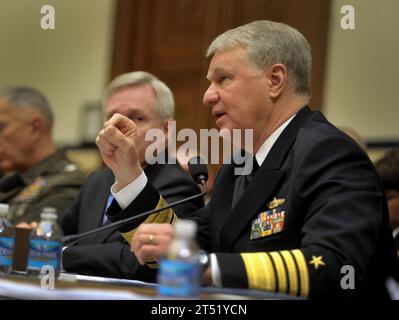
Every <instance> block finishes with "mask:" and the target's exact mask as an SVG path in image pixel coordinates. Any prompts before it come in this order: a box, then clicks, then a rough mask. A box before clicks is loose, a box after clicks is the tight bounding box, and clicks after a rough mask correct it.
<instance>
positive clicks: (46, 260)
mask: <svg viewBox="0 0 399 320" xmlns="http://www.w3.org/2000/svg"><path fill="white" fill-rule="evenodd" d="M60 258H61V242H59V241H48V240H42V239H33V240H31V241H30V244H29V259H28V269H30V270H41V268H42V267H43V266H46V265H50V266H52V267H53V268H54V270H59V269H60Z"/></svg>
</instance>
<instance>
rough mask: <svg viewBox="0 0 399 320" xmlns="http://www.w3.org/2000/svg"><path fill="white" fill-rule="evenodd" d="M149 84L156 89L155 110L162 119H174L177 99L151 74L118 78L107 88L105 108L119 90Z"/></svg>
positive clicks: (104, 95) (137, 74)
mask: <svg viewBox="0 0 399 320" xmlns="http://www.w3.org/2000/svg"><path fill="white" fill-rule="evenodd" d="M146 83H148V84H149V85H151V87H152V88H153V89H154V92H155V96H156V106H155V110H156V112H157V114H158V115H159V116H160V117H161V118H162V119H167V118H173V116H174V113H175V99H174V97H173V93H172V91H171V90H170V89H169V87H168V86H167V85H166V84H165V83H163V82H162V81H161V80H159V79H158V78H157V77H155V76H154V75H152V74H151V73H149V72H145V71H135V72H129V73H124V74H121V75H119V76H117V77H116V78H115V79H114V80H112V81H111V83H110V84H109V85H108V86H107V88H106V89H105V91H104V94H103V107H104V109H105V107H106V104H107V100H108V99H109V98H110V97H111V96H112V95H113V94H114V93H115V92H116V91H118V90H120V89H122V88H125V87H129V86H137V85H141V84H146Z"/></svg>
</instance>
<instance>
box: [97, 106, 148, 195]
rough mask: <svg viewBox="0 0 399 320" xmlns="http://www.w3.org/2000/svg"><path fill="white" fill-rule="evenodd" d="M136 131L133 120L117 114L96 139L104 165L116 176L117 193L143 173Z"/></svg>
mask: <svg viewBox="0 0 399 320" xmlns="http://www.w3.org/2000/svg"><path fill="white" fill-rule="evenodd" d="M136 131H137V129H136V124H135V123H134V122H133V121H132V120H130V119H129V118H127V117H125V116H123V115H121V114H119V113H116V114H114V115H113V116H112V117H111V118H110V119H109V120H108V121H106V122H105V123H104V126H103V129H102V130H101V131H100V133H99V134H98V136H97V138H96V144H97V146H98V149H99V150H100V153H101V157H102V158H103V160H104V163H105V164H106V165H107V166H108V167H109V168H110V169H111V170H112V172H113V173H114V175H115V178H116V182H117V184H116V185H115V187H114V190H115V191H116V192H118V191H119V190H121V189H122V188H124V187H125V186H126V185H128V184H129V183H130V182H132V181H133V180H135V179H136V178H137V177H138V176H139V175H140V174H141V172H142V169H141V166H140V163H139V160H138V156H137V151H136V148H135V139H136V134H137V132H136Z"/></svg>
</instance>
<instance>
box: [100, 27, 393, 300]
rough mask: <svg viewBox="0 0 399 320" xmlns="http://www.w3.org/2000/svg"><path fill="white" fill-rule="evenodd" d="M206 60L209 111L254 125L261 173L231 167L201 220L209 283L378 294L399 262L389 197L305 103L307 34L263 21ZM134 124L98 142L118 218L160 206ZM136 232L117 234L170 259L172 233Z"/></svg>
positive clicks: (355, 150)
mask: <svg viewBox="0 0 399 320" xmlns="http://www.w3.org/2000/svg"><path fill="white" fill-rule="evenodd" d="M208 56H210V57H211V61H210V66H209V70H208V75H207V78H208V80H209V81H210V86H209V88H208V90H207V91H206V92H205V95H204V104H205V105H206V106H209V107H210V108H211V110H212V114H213V116H214V117H215V118H216V125H217V126H218V127H219V128H220V129H225V130H229V131H232V130H233V129H241V130H243V129H249V128H251V129H253V146H250V148H247V147H248V146H245V148H246V149H247V151H248V152H251V153H252V155H253V156H252V155H251V159H253V161H254V166H253V168H254V169H253V171H252V172H251V173H250V174H249V175H247V176H245V175H241V176H238V175H236V174H235V169H237V168H236V165H234V164H225V165H223V166H222V168H221V169H220V171H219V173H218V176H217V178H216V180H215V184H214V188H213V195H212V199H211V201H210V202H209V203H208V205H207V206H206V207H205V208H204V209H202V210H200V211H199V212H198V213H197V214H196V215H195V217H193V219H194V220H196V221H197V223H198V228H199V230H198V237H197V239H198V241H199V244H200V245H201V247H202V248H203V249H205V250H208V251H210V252H214V253H213V254H211V255H210V261H211V263H210V266H208V267H207V268H206V270H205V272H204V274H203V278H204V281H205V283H208V284H211V283H212V284H213V285H216V286H224V287H244V288H252V289H259V290H266V291H271V292H280V293H288V294H292V295H298V296H302V297H304V298H308V297H310V298H326V297H335V298H353V297H362V296H365V295H366V296H369V297H375V298H381V297H382V296H383V293H386V291H385V290H384V289H385V288H384V280H385V278H386V277H387V276H389V275H390V274H391V273H392V272H393V271H394V270H393V268H394V264H395V263H397V260H396V255H395V250H394V245H393V239H392V230H391V229H390V226H389V221H388V212H387V206H386V199H385V197H384V193H383V191H382V187H381V184H380V181H379V179H378V177H377V174H376V171H375V170H374V168H373V166H372V164H371V162H370V160H369V159H368V157H367V155H366V154H365V153H364V151H362V150H361V149H360V148H359V146H358V145H357V144H356V143H355V142H354V141H353V140H352V139H350V138H349V137H348V136H347V135H345V134H343V133H342V132H341V131H340V130H338V129H336V128H335V127H334V126H333V125H331V124H330V123H329V122H328V121H327V120H326V119H325V118H324V117H323V116H322V115H321V114H320V113H318V112H312V111H311V110H310V109H309V108H308V107H307V104H308V103H309V100H310V70H311V53H310V47H309V45H308V43H307V41H306V39H305V38H304V37H303V36H302V35H301V34H300V33H299V32H298V31H297V30H295V29H293V28H291V27H289V26H287V25H284V24H280V23H275V22H271V21H255V22H253V23H250V24H247V25H244V26H241V27H238V28H236V29H232V30H229V31H227V32H225V33H224V34H222V35H220V36H219V37H217V38H216V39H215V40H214V41H213V43H212V44H211V46H210V47H209V49H208ZM134 128H135V124H134V122H132V121H130V120H129V119H127V118H125V117H123V116H120V115H116V116H114V117H113V118H111V119H110V120H109V121H108V122H107V123H106V125H105V126H104V129H103V130H102V132H101V133H100V135H99V136H98V137H97V144H98V145H99V147H100V151H101V154H102V156H103V159H104V160H105V162H106V164H107V165H108V166H109V167H110V168H111V169H112V170H113V172H114V174H115V176H116V178H117V183H116V184H115V185H114V187H113V192H114V194H115V199H116V202H117V203H118V206H119V207H120V208H118V206H116V205H115V206H113V207H112V208H111V209H112V210H111V211H110V212H109V217H110V219H111V220H112V221H116V220H119V219H121V218H123V217H126V216H129V215H130V216H131V215H135V214H136V213H137V212H140V211H142V210H147V209H150V208H153V207H158V206H159V203H160V202H162V201H161V200H162V196H160V195H159V193H158V192H157V191H156V190H155V189H154V188H153V186H152V185H151V183H149V182H148V179H146V178H145V173H144V172H143V171H142V170H140V167H139V165H138V161H137V156H136V153H135V152H134V150H135V145H134V143H132V141H133V139H134ZM251 147H252V148H251ZM127 168H129V170H128V171H129V173H130V174H129V175H125V174H124V172H126V171H127ZM126 193H128V194H130V195H131V196H130V197H124V196H123V194H126ZM160 199H161V200H160ZM138 208H139V210H138ZM177 216H179V214H178V213H177ZM136 227H137V226H136V225H134V224H132V225H130V226H126V227H123V228H120V231H121V233H122V234H123V236H124V237H125V238H126V239H127V240H129V241H130V242H131V250H132V252H134V253H135V255H136V256H137V258H138V260H139V262H140V263H141V264H142V265H145V264H146V263H147V262H148V261H149V260H153V259H154V258H155V259H157V258H159V257H161V256H162V255H163V254H164V252H165V250H166V248H167V247H168V245H169V243H170V241H171V239H172V237H173V227H172V226H171V225H169V224H142V225H140V226H139V227H138V228H136Z"/></svg>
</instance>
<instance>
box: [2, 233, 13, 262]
mask: <svg viewBox="0 0 399 320" xmlns="http://www.w3.org/2000/svg"><path fill="white" fill-rule="evenodd" d="M13 252H14V239H13V238H11V237H0V266H11V265H12V256H13Z"/></svg>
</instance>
